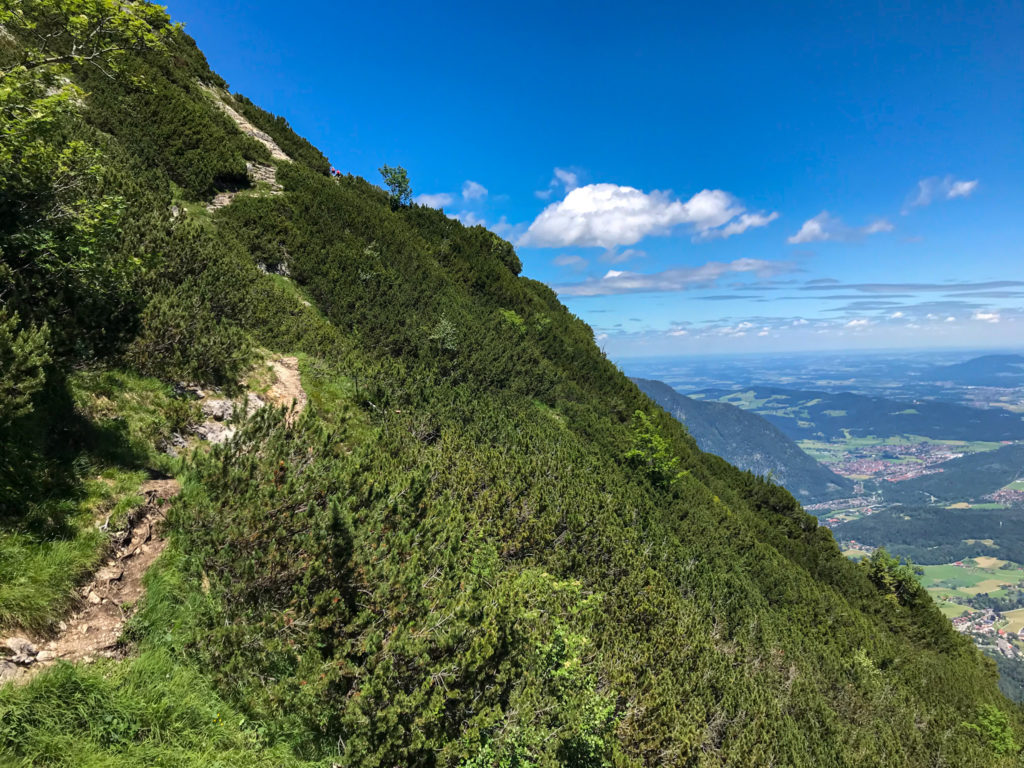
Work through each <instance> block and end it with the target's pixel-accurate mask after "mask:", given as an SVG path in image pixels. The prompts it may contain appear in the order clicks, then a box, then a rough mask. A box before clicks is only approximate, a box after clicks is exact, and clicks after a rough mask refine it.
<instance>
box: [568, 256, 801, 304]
mask: <svg viewBox="0 0 1024 768" xmlns="http://www.w3.org/2000/svg"><path fill="white" fill-rule="evenodd" d="M796 270H797V266H796V265H795V264H794V263H793V262H789V261H765V260H763V259H736V260H735V261H731V262H719V261H710V262H708V263H706V264H703V265H702V266H699V267H677V268H675V269H666V270H664V271H662V272H654V273H651V274H641V273H639V272H626V271H620V270H616V269H610V270H608V272H607V273H606V274H605V275H604V276H603V277H600V278H591V279H589V280H584V281H582V282H579V283H567V284H563V285H556V286H554V288H555V290H556V291H558V293H559V294H561V295H563V296H608V295H614V294H624V293H649V292H664V291H686V290H691V289H694V288H701V287H708V286H711V285H714V284H715V283H716V282H717V281H718V280H719V279H720V278H722V277H724V276H726V275H729V274H736V273H749V274H753V275H755V276H757V277H759V278H762V279H766V278H770V277H774V276H775V275H781V274H786V273H788V272H794V271H796Z"/></svg>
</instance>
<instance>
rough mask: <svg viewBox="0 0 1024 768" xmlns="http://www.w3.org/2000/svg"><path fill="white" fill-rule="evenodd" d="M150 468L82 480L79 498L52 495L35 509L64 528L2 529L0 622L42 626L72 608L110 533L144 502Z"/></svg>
mask: <svg viewBox="0 0 1024 768" xmlns="http://www.w3.org/2000/svg"><path fill="white" fill-rule="evenodd" d="M144 479H145V473H142V472H131V471H125V470H123V469H117V468H108V469H107V470H106V471H104V472H103V473H102V474H101V475H98V476H97V477H96V478H94V479H91V480H88V481H86V482H85V483H83V484H82V490H83V491H84V494H83V496H82V497H81V498H80V499H58V500H50V501H48V502H47V503H46V504H44V505H42V508H36V509H33V510H32V514H34V515H40V514H43V513H44V510H45V512H46V513H47V514H48V515H49V516H50V517H51V518H58V517H59V518H62V523H63V524H62V525H61V529H62V530H61V531H55V532H51V533H49V534H47V533H42V534H40V533H35V532H31V531H26V530H6V531H0V627H21V628H24V629H27V630H30V631H43V630H45V629H47V628H49V627H50V626H52V625H53V624H55V623H56V622H57V621H59V620H60V618H61V617H62V616H63V615H64V614H65V613H67V611H68V610H69V609H70V608H71V606H72V603H73V601H74V593H73V589H74V587H75V586H76V585H77V584H79V583H81V582H82V581H84V580H85V579H86V577H87V576H88V575H89V574H90V573H91V572H92V571H93V570H94V569H95V568H96V566H97V565H98V564H99V561H100V559H101V557H102V554H103V546H104V544H105V542H106V535H105V534H103V533H101V532H100V530H99V529H98V528H97V523H103V522H104V521H105V520H107V519H109V520H110V521H111V524H112V527H113V528H114V529H116V527H117V522H118V521H119V520H123V519H124V517H125V516H126V515H127V512H128V511H129V510H131V509H132V508H133V507H135V506H137V504H138V503H139V502H140V501H141V499H140V498H139V497H138V496H137V494H136V490H137V489H138V486H139V484H140V483H141V482H142V481H143V480H144Z"/></svg>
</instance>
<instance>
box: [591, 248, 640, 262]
mask: <svg viewBox="0 0 1024 768" xmlns="http://www.w3.org/2000/svg"><path fill="white" fill-rule="evenodd" d="M645 258H647V251H641V250H640V249H639V248H627V249H626V250H624V251H620V250H619V249H618V248H609V249H608V250H607V251H605V252H604V253H602V254H601V255H600V256H598V259H599V260H600V261H603V262H604V263H605V264H625V263H626V262H627V261H632V260H633V259H645Z"/></svg>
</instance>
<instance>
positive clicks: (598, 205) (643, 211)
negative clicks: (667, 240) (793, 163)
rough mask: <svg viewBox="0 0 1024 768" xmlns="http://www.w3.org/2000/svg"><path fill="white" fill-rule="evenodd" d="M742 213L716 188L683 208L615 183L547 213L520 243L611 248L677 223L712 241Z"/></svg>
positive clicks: (583, 192) (574, 196) (661, 195)
mask: <svg viewBox="0 0 1024 768" xmlns="http://www.w3.org/2000/svg"><path fill="white" fill-rule="evenodd" d="M744 213H745V209H744V208H743V206H742V205H740V204H739V203H738V202H737V201H736V199H735V198H734V197H733V196H732V195H730V194H729V193H728V192H724V191H722V190H720V189H705V190H703V191H701V192H698V193H697V194H695V195H694V196H693V197H691V198H690V199H689V200H687V201H686V202H685V203H684V202H682V201H681V200H676V199H673V198H672V197H671V196H670V194H669V193H668V192H662V191H659V190H654V191H653V192H649V193H648V192H643V191H641V190H639V189H636V188H635V187H623V186H619V185H617V184H588V185H586V186H583V187H577V188H576V189H573V190H571V191H570V192H569V193H568V194H567V195H566V196H565V199H564V200H561V201H560V202H557V203H552V204H551V205H549V206H548V207H547V208H545V209H544V210H543V211H542V212H541V214H540V215H539V216H538V217H537V218H536V219H535V220H534V222H533V223H532V224H531V225H530V227H529V229H527V230H526V234H525V235H524V236H523V238H522V240H520V243H519V244H520V245H530V246H535V247H550V248H559V247H568V246H583V247H593V246H596V247H600V248H614V247H615V246H617V245H633V244H634V243H636V242H637V241H639V240H641V239H642V238H644V237H646V236H647V235H657V234H667V233H668V232H669V231H670V230H671V229H672V228H673V227H675V226H678V225H680V224H689V225H691V226H692V227H693V230H694V231H695V232H696V233H697V235H698V236H699V237H712V236H715V234H714V233H710V230H712V229H714V228H715V227H720V226H722V225H723V224H726V223H727V222H730V221H732V220H733V219H736V218H737V217H740V216H742V215H743V214H744ZM756 216H762V217H764V218H765V219H771V216H769V215H765V214H756ZM736 223H739V222H738V221H737V222H736ZM765 223H767V221H766V222H765ZM750 226H757V223H756V221H751V220H748V222H747V223H746V225H744V226H742V229H747V228H749V227H750ZM740 231H742V230H740ZM733 234H735V233H733ZM722 236H728V235H722Z"/></svg>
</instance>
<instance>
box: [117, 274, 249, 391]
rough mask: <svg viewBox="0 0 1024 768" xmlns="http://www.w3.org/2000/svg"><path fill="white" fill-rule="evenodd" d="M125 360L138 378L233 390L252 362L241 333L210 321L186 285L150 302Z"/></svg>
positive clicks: (227, 324)
mask: <svg viewBox="0 0 1024 768" xmlns="http://www.w3.org/2000/svg"><path fill="white" fill-rule="evenodd" d="M127 360H128V362H129V363H130V364H131V365H132V366H133V367H134V368H135V369H136V370H138V371H139V372H140V373H143V374H145V375H147V376H155V377H157V378H159V379H163V380H164V381H188V382H197V383H198V382H201V383H207V384H216V385H220V386H227V387H234V386H237V383H238V380H239V378H240V377H241V375H242V373H243V372H244V371H245V370H246V368H247V367H248V366H249V364H250V363H251V361H252V348H251V345H250V343H249V340H248V338H247V337H246V335H245V333H243V332H242V331H241V330H240V329H239V328H238V327H237V326H236V325H234V324H233V323H231V322H230V321H228V320H225V319H223V318H218V317H216V316H215V315H214V314H213V313H212V312H211V311H210V309H209V307H208V306H207V305H206V304H205V303H204V302H202V300H201V299H200V298H199V295H198V294H197V293H196V292H194V290H193V289H192V288H191V287H190V286H187V285H186V286H184V287H182V288H181V289H179V290H177V291H175V292H174V293H171V294H168V295H158V296H156V297H154V298H153V300H152V301H151V302H150V304H149V306H148V307H146V309H145V311H144V312H143V313H142V323H141V330H140V332H139V335H138V337H137V338H136V339H135V341H133V342H132V343H131V346H130V347H129V348H128V352H127Z"/></svg>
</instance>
